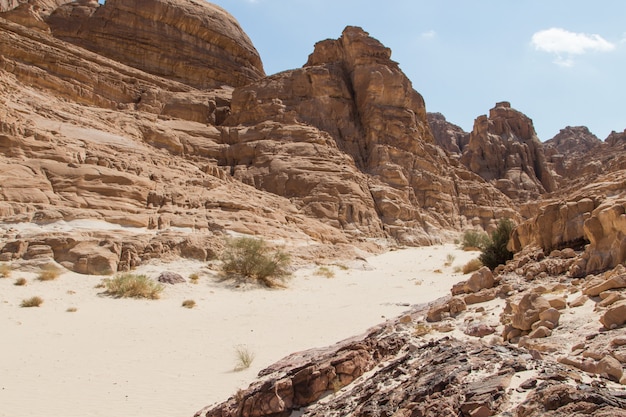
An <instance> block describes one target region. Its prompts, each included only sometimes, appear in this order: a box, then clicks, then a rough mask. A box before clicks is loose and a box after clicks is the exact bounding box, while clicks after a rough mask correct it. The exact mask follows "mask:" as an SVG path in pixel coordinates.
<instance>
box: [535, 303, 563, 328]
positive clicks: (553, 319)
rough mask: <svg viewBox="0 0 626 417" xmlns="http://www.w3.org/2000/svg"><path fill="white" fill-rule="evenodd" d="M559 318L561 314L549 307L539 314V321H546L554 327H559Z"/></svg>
mask: <svg viewBox="0 0 626 417" xmlns="http://www.w3.org/2000/svg"><path fill="white" fill-rule="evenodd" d="M560 317H561V313H560V312H559V310H557V309H556V308H553V307H550V308H548V309H546V310H543V311H541V312H540V313H539V320H542V321H548V322H550V323H552V325H553V326H554V327H557V326H558V325H559V318H560Z"/></svg>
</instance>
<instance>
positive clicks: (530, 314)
mask: <svg viewBox="0 0 626 417" xmlns="http://www.w3.org/2000/svg"><path fill="white" fill-rule="evenodd" d="M511 307H512V325H513V327H516V328H518V329H520V330H531V328H532V324H533V323H534V322H536V321H538V320H539V319H540V318H539V314H540V313H541V312H543V311H545V310H548V309H549V308H551V307H550V303H549V302H548V300H546V299H545V298H543V297H542V296H541V295H539V294H536V293H529V294H525V295H524V296H523V297H522V298H521V299H520V300H519V301H518V302H512V303H511Z"/></svg>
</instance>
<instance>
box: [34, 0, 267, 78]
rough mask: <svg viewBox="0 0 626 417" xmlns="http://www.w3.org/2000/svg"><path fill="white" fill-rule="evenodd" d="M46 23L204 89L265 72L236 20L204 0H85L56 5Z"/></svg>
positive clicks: (72, 38) (59, 33) (66, 36)
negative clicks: (102, 1) (103, 1)
mask: <svg viewBox="0 0 626 417" xmlns="http://www.w3.org/2000/svg"><path fill="white" fill-rule="evenodd" d="M46 22H47V23H48V24H49V25H50V28H51V29H52V32H53V34H54V35H55V36H56V37H57V38H59V39H63V40H66V41H68V42H72V43H74V44H76V45H79V46H81V47H83V48H86V49H89V50H92V51H95V52H97V53H98V54H101V55H103V56H107V57H109V58H112V59H114V60H116V61H119V62H123V63H125V64H127V65H130V66H132V67H135V68H138V69H141V70H142V71H145V72H148V73H150V74H154V75H158V76H160V77H164V78H167V79H171V80H175V81H178V82H181V83H184V84H187V85H190V86H193V87H196V88H200V89H207V88H215V87H220V86H222V85H229V86H234V87H236V86H241V85H245V84H248V83H249V82H251V81H254V80H257V79H259V78H261V77H262V76H263V75H265V74H264V71H263V66H262V64H261V58H260V57H259V55H258V53H257V51H256V49H255V48H254V46H253V45H252V42H251V41H250V39H249V38H248V36H247V35H246V34H245V33H244V32H243V30H242V29H241V27H240V26H239V24H238V23H237V21H236V20H235V19H234V18H233V17H232V16H231V15H230V14H228V13H227V12H226V11H225V10H223V9H221V8H220V7H218V6H215V5H213V4H210V3H208V2H206V1H202V0H187V1H184V2H183V1H178V0H133V1H129V0H107V2H106V3H105V4H104V5H100V4H98V2H96V1H90V0H83V1H78V2H73V3H69V4H67V5H65V6H62V7H59V8H57V9H56V10H54V12H53V13H52V14H51V15H50V17H49V18H48V19H47V20H46Z"/></svg>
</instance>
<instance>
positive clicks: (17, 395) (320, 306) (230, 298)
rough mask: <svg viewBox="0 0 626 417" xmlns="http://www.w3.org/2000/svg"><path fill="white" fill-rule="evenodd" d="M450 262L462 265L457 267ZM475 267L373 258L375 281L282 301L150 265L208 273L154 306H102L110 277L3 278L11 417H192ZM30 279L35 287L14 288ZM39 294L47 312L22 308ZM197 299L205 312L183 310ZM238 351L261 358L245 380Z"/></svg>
mask: <svg viewBox="0 0 626 417" xmlns="http://www.w3.org/2000/svg"><path fill="white" fill-rule="evenodd" d="M448 254H453V255H454V256H455V257H456V259H455V260H454V262H453V265H452V266H451V267H445V266H444V264H445V262H446V256H447V255H448ZM476 256H477V253H476V252H473V253H472V252H463V251H459V250H458V249H456V248H455V247H454V246H453V245H444V246H435V247H427V248H416V249H406V250H400V251H395V252H389V253H386V254H384V255H381V256H377V257H372V258H370V259H368V262H367V264H368V266H369V268H370V270H363V268H360V269H359V268H358V266H359V265H358V263H355V264H354V265H351V268H350V269H348V270H343V269H341V268H339V267H336V266H335V267H332V268H331V269H332V270H333V271H334V273H335V276H334V277H333V278H326V277H322V276H318V275H315V274H314V272H315V268H314V267H311V268H309V269H304V270H299V271H297V273H296V274H295V275H294V277H293V278H292V279H291V280H290V281H289V283H288V288H286V289H283V290H267V289H260V288H254V289H250V288H248V289H242V288H232V287H230V285H229V284H226V283H223V282H218V281H217V280H216V279H215V277H214V276H213V275H211V274H209V273H208V272H207V270H206V269H205V265H204V264H200V263H194V262H189V261H180V262H178V263H173V264H168V265H147V266H144V267H142V268H141V269H140V270H138V271H136V272H137V273H145V274H147V275H149V276H150V277H154V278H156V276H158V274H159V273H160V272H162V271H165V270H168V271H173V272H178V273H180V274H181V275H183V276H184V277H185V278H187V277H188V276H189V274H191V273H193V272H201V271H204V272H202V274H201V278H200V282H199V284H192V283H186V284H178V285H175V286H167V288H166V289H165V291H164V293H163V296H162V298H161V299H160V300H154V301H148V300H134V299H112V298H109V297H103V296H101V295H98V293H99V292H101V291H102V289H96V288H95V286H96V285H97V284H98V283H99V282H100V280H101V277H93V276H84V275H78V274H74V273H70V272H66V273H64V274H63V275H62V276H61V277H59V278H58V279H57V280H55V281H47V282H40V281H37V280H36V279H35V276H36V274H35V273H33V272H23V271H14V272H13V274H12V275H11V277H10V278H7V279H0V335H1V336H0V337H1V338H0V343H1V347H0V416H6V417H16V416H20V417H30V416H33V417H35V416H36V417H42V416H46V417H56V416H58V417H72V416H80V417H89V416H106V417H112V416H124V417H160V416H167V417H191V416H193V414H194V413H195V412H196V411H197V410H199V409H200V408H202V407H204V406H206V405H208V404H211V403H213V402H217V401H223V400H225V399H227V398H228V397H229V396H230V395H231V394H233V393H235V392H236V390H237V389H238V388H243V387H246V386H247V385H248V384H249V383H250V382H251V381H253V380H254V379H255V376H256V374H257V372H258V371H259V370H261V369H263V368H264V367H266V366H268V365H270V364H272V363H273V362H275V361H277V360H279V359H281V358H282V357H284V356H286V355H288V354H290V353H292V352H296V351H300V350H304V349H308V348H311V347H319V346H326V345H330V344H333V343H336V342H338V341H340V340H342V339H345V338H347V337H351V336H354V335H357V334H360V333H362V332H364V331H365V330H367V329H368V328H369V327H371V326H374V325H376V324H379V323H381V322H383V321H384V320H385V318H392V317H395V316H397V315H399V314H401V313H402V312H403V311H406V310H408V308H409V307H408V306H409V305H413V304H418V303H423V302H427V301H431V300H433V299H436V298H438V297H440V296H443V295H446V294H449V290H450V287H451V286H452V285H453V284H454V283H455V282H458V281H460V280H463V279H466V278H467V276H462V275H460V274H454V273H453V267H454V266H457V265H463V264H464V263H466V262H467V261H468V260H469V259H471V258H473V257H476ZM361 264H363V263H361ZM438 269H439V270H441V272H435V270H438ZM19 277H25V278H26V279H27V280H28V285H26V286H24V287H19V286H15V285H13V284H14V282H15V279H16V278H19ZM35 295H37V296H40V297H42V298H43V299H44V300H45V301H44V303H43V305H42V306H41V307H39V308H20V306H19V305H20V303H21V301H22V300H23V299H25V298H29V297H32V296H35ZM186 299H193V300H195V301H196V303H197V306H196V308H194V309H186V308H182V307H181V303H182V301H183V300H186ZM70 307H75V308H76V309H77V311H76V312H67V309H68V308H70ZM238 346H245V347H246V348H247V349H248V350H249V351H250V352H253V353H254V354H255V359H254V362H253V363H252V366H251V367H250V368H249V369H247V370H244V371H241V372H234V371H233V369H234V367H235V365H236V354H235V351H236V349H237V347H238Z"/></svg>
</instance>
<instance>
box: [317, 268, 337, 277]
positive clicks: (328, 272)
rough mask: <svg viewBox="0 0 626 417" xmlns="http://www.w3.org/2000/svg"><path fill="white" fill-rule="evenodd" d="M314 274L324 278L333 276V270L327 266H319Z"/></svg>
mask: <svg viewBox="0 0 626 417" xmlns="http://www.w3.org/2000/svg"><path fill="white" fill-rule="evenodd" d="M315 275H319V276H321V277H326V278H334V277H335V272H334V271H333V270H332V269H330V268H329V267H327V266H320V267H319V268H317V270H316V271H315Z"/></svg>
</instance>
